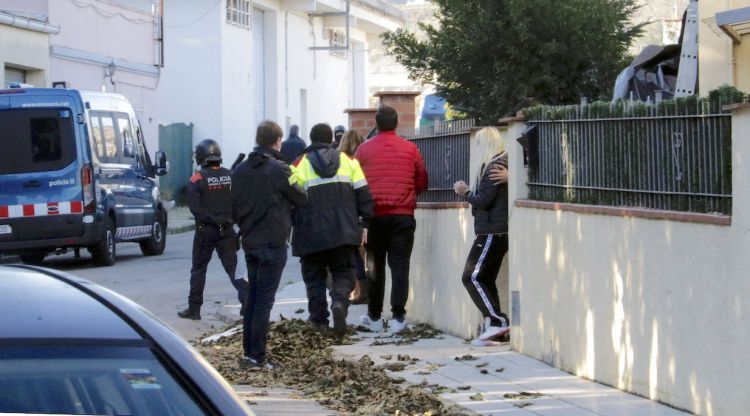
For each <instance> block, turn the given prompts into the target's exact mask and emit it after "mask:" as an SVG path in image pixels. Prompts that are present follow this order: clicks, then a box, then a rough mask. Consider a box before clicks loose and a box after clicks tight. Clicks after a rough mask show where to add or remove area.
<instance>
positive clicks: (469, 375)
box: [271, 282, 686, 416]
mask: <svg viewBox="0 0 750 416" xmlns="http://www.w3.org/2000/svg"><path fill="white" fill-rule="evenodd" d="M300 308H302V309H305V312H304V313H301V314H300V313H295V311H296V310H298V309H300ZM365 312H366V305H352V306H351V307H350V309H349V317H348V319H347V321H348V322H349V323H350V324H353V325H356V324H357V323H358V320H359V317H360V316H361V315H363V314H364V313H365ZM281 315H283V316H284V317H286V318H297V319H307V298H306V295H305V287H304V284H303V283H302V282H297V283H293V284H290V285H288V286H286V287H285V288H284V289H282V290H281V291H280V292H279V293H277V296H276V304H275V305H274V309H273V311H272V313H271V319H272V320H277V319H279V317H280V316H281ZM384 335H385V334H383V333H380V334H377V333H360V337H361V340H360V341H359V342H357V343H356V344H354V345H343V346H339V347H336V353H337V355H338V356H340V357H341V358H347V359H352V360H356V359H359V358H360V357H362V356H363V355H369V356H370V358H371V359H372V360H373V361H375V363H376V364H384V363H387V362H395V361H396V360H397V356H398V355H409V357H411V358H412V359H417V361H416V362H413V363H411V361H409V362H410V364H408V365H407V366H406V368H404V370H403V371H397V372H390V374H391V375H392V376H393V377H394V378H395V377H402V378H404V379H405V380H406V383H411V384H423V385H428V384H429V385H433V384H437V385H439V386H441V387H444V388H445V389H444V390H445V391H446V392H445V393H443V394H441V395H440V397H441V399H444V400H446V401H448V402H451V403H455V404H458V405H459V406H461V407H463V408H465V409H468V410H471V411H473V412H476V413H478V414H482V415H492V414H502V415H511V416H521V415H549V416H553V415H554V416H561V415H607V416H609V415H654V416H657V415H658V416H684V415H686V413H683V412H681V411H678V410H675V409H673V408H670V407H668V406H665V405H662V404H659V403H656V402H653V401H651V400H648V399H645V398H642V397H639V396H635V395H632V394H628V393H625V392H622V391H620V390H617V389H614V388H611V387H607V386H604V385H601V384H599V383H596V382H592V381H588V380H585V379H582V378H579V377H576V376H573V375H570V374H568V373H565V372H563V371H560V370H558V369H556V368H554V367H551V366H548V365H546V364H544V363H542V362H540V361H537V360H534V359H532V358H529V357H526V356H524V355H522V354H518V353H516V352H513V351H511V350H510V348H509V346H508V345H507V344H504V345H502V346H499V347H473V346H471V345H469V344H467V343H466V342H465V341H464V340H462V339H460V338H456V337H453V336H450V335H442V336H441V337H440V338H435V339H422V340H419V341H417V342H415V343H413V344H411V345H393V344H388V342H389V341H393V340H398V339H400V338H398V337H397V338H385V337H383V336H384ZM375 337H378V339H377V341H378V344H381V345H371V344H372V343H373V342H374V341H375V339H374V338H375ZM466 355H470V356H471V358H468V357H467V359H466V360H456V357H464V356H466ZM384 357H385V358H384ZM388 358H389V359H388ZM467 386H468V388H467ZM433 387H435V386H433ZM527 393H531V394H527ZM537 395H538V396H537Z"/></svg>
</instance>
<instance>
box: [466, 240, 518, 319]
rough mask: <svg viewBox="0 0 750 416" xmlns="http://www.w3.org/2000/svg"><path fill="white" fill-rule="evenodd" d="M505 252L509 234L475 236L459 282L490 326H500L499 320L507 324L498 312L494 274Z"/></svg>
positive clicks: (495, 276)
mask: <svg viewBox="0 0 750 416" xmlns="http://www.w3.org/2000/svg"><path fill="white" fill-rule="evenodd" d="M507 252H508V234H490V235H478V236H477V237H476V238H475V239H474V244H473V245H472V246H471V251H469V257H468V258H467V259H466V266H464V274H463V276H462V277H461V281H462V282H463V284H464V287H465V288H466V291H467V292H469V296H471V300H472V301H474V304H475V305H477V308H479V310H480V311H481V312H482V316H484V317H485V318H490V323H491V325H492V326H499V325H500V323H501V322H502V320H503V319H504V320H505V323H506V324H507V323H508V320H507V319H508V318H507V316H506V315H505V314H504V313H502V311H501V309H500V296H499V295H498V293H497V285H496V284H495V281H496V280H497V273H498V272H499V271H500V266H501V265H502V262H503V256H505V253H507Z"/></svg>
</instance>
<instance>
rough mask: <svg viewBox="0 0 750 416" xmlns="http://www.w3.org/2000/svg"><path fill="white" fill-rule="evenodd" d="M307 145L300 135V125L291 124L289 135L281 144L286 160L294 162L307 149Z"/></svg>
mask: <svg viewBox="0 0 750 416" xmlns="http://www.w3.org/2000/svg"><path fill="white" fill-rule="evenodd" d="M305 147H306V146H305V141H304V140H302V138H301V137H299V126H298V125H296V124H292V125H291V126H289V137H287V139H286V140H284V142H283V143H282V144H281V153H282V154H283V155H284V161H285V162H287V163H292V162H294V161H295V160H297V158H298V157H299V155H301V154H302V152H304V151H305Z"/></svg>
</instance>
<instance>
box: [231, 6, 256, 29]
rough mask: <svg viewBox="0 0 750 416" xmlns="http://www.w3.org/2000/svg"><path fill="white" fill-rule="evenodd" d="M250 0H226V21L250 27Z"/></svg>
mask: <svg viewBox="0 0 750 416" xmlns="http://www.w3.org/2000/svg"><path fill="white" fill-rule="evenodd" d="M250 6H251V1H250V0H227V23H230V24H233V25H237V26H240V27H244V28H245V29H250V27H251V23H252V20H250V10H251V7H250Z"/></svg>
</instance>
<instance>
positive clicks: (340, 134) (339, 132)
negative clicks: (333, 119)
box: [333, 125, 346, 143]
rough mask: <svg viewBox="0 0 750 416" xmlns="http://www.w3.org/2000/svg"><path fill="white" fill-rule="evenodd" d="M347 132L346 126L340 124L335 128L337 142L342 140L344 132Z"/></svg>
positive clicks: (334, 133) (334, 135)
mask: <svg viewBox="0 0 750 416" xmlns="http://www.w3.org/2000/svg"><path fill="white" fill-rule="evenodd" d="M345 132H346V128H345V127H344V126H341V125H338V126H336V128H334V129H333V138H334V141H335V142H336V143H338V142H340V141H341V138H342V137H344V133H345Z"/></svg>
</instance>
